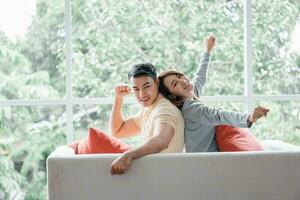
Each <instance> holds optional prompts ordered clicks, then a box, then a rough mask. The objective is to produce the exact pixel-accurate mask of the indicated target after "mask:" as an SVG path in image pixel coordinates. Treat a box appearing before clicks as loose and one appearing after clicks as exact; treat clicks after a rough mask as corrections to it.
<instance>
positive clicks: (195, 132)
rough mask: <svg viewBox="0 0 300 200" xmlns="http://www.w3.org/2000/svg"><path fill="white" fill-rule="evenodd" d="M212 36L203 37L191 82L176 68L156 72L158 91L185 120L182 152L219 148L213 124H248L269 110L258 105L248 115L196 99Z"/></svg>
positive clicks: (203, 82) (198, 94)
mask: <svg viewBox="0 0 300 200" xmlns="http://www.w3.org/2000/svg"><path fill="white" fill-rule="evenodd" d="M215 40H216V38H215V37H214V36H213V35H211V36H209V38H208V39H207V43H206V46H207V52H206V53H204V55H203V56H202V59H201V62H200V65H199V67H198V70H197V72H196V74H195V77H194V79H193V82H192V83H191V82H190V80H189V79H188V78H187V77H186V76H185V75H184V74H183V73H181V72H178V71H165V72H163V73H161V74H160V75H159V91H160V92H161V94H162V95H163V96H164V97H165V98H167V99H169V100H170V101H171V102H172V103H173V104H175V105H176V106H177V107H178V108H180V109H181V111H182V114H183V117H184V120H185V148H186V152H214V151H219V148H218V145H217V143H216V140H215V132H216V131H215V129H216V126H217V125H231V126H235V127H248V128H249V127H251V125H252V123H254V122H256V121H257V120H258V119H259V118H261V117H262V116H266V115H267V113H268V112H269V109H266V108H264V107H261V106H258V107H256V108H255V109H254V111H253V113H252V114H250V115H249V114H246V113H240V112H232V111H226V110H221V109H214V108H210V107H208V106H206V105H204V104H202V103H201V102H200V101H199V96H200V95H201V94H202V90H203V86H204V84H205V81H206V73H207V68H208V64H209V60H210V54H211V51H212V49H213V47H214V45H215Z"/></svg>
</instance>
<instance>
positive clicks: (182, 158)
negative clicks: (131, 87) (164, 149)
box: [47, 141, 300, 200]
mask: <svg viewBox="0 0 300 200" xmlns="http://www.w3.org/2000/svg"><path fill="white" fill-rule="evenodd" d="M262 144H263V146H264V148H265V150H267V151H264V152H231V153H230V152H222V153H193V154H190V153H189V154H187V153H183V154H155V155H149V156H146V157H143V158H141V159H137V160H135V161H134V162H133V164H132V166H131V168H130V169H129V171H128V172H127V173H126V174H124V175H114V176H112V175H111V174H110V164H111V163H112V161H113V160H114V159H115V158H116V157H117V156H118V155H117V154H93V155H75V154H74V151H73V150H72V149H71V148H69V147H67V146H60V147H58V148H57V149H56V150H55V151H54V152H53V153H52V154H51V155H50V156H49V157H48V159H47V175H48V199H49V200H93V199H95V200H96V199H97V200H100V199H101V200H102V199H103V200H109V199H112V200H118V199H122V200H127V199H128V200H139V199H141V200H160V199H164V200H165V199H166V200H167V199H170V200H177V199H178V200H189V199H201V200H202V199H203V200H300V147H298V146H293V145H290V144H287V143H283V142H280V141H265V142H263V143H262ZM270 150H272V151H270ZM274 150H276V151H274Z"/></svg>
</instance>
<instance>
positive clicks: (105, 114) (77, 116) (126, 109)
mask: <svg viewBox="0 0 300 200" xmlns="http://www.w3.org/2000/svg"><path fill="white" fill-rule="evenodd" d="M111 109H112V105H99V106H95V105H77V106H74V118H73V120H74V133H75V134H74V140H78V139H81V138H83V137H85V136H86V135H87V132H88V129H89V127H94V128H97V129H100V130H102V131H104V132H105V133H107V134H111V131H110V127H109V117H110V113H111ZM140 110H141V109H140V106H139V105H138V104H125V105H123V114H124V117H125V118H126V117H130V116H133V115H136V114H137V113H139V111H140ZM123 141H124V142H125V143H127V144H130V145H132V146H136V145H139V144H140V143H141V142H142V141H143V137H142V136H135V137H132V138H127V139H123Z"/></svg>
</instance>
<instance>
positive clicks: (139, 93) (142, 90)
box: [130, 76, 158, 107]
mask: <svg viewBox="0 0 300 200" xmlns="http://www.w3.org/2000/svg"><path fill="white" fill-rule="evenodd" d="M130 82H131V88H132V90H133V93H134V95H135V97H136V99H137V100H138V102H139V103H140V104H141V105H142V106H144V107H148V106H151V105H152V104H153V103H154V102H155V101H156V99H157V97H158V80H156V81H154V80H153V79H152V78H151V77H149V76H140V77H138V78H133V77H132V78H131V79H130Z"/></svg>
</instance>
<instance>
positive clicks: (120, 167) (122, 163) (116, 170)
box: [111, 152, 133, 175]
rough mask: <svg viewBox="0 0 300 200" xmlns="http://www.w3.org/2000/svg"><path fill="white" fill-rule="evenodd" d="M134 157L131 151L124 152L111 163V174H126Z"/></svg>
mask: <svg viewBox="0 0 300 200" xmlns="http://www.w3.org/2000/svg"><path fill="white" fill-rule="evenodd" d="M132 160H133V158H132V156H131V155H130V153H126V152H125V153H124V154H122V155H121V156H120V157H118V158H117V159H116V160H114V162H113V163H112V164H111V174H112V175H114V174H124V173H125V172H126V171H127V170H128V169H129V167H130V164H131V162H132Z"/></svg>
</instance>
